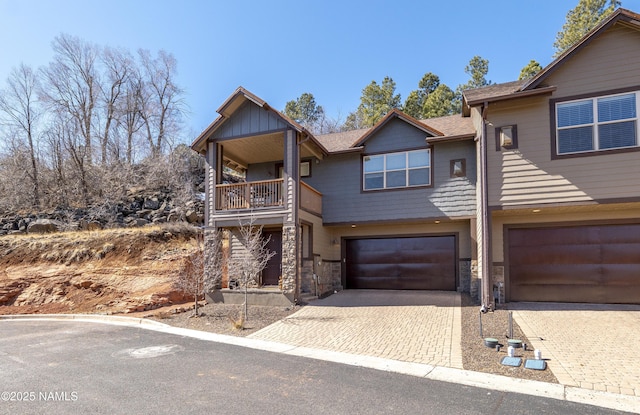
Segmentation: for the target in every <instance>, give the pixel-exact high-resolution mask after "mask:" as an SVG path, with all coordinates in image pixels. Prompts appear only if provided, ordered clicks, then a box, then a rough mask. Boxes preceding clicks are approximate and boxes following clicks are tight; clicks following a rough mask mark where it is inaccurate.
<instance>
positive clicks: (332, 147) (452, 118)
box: [317, 110, 476, 153]
mask: <svg viewBox="0 0 640 415" xmlns="http://www.w3.org/2000/svg"><path fill="white" fill-rule="evenodd" d="M395 118H398V119H401V120H403V121H405V122H409V123H410V124H411V125H413V126H415V127H416V128H419V129H420V130H422V131H424V132H426V133H428V134H430V135H431V136H432V137H428V138H427V141H446V140H459V139H470V138H474V137H475V135H476V131H475V129H474V128H473V123H472V121H471V119H470V118H468V117H462V116H461V115H460V114H455V115H447V116H444V117H437V118H429V119H425V120H417V119H415V118H413V117H411V116H409V115H407V114H405V113H403V112H402V111H399V110H393V111H391V112H390V113H389V114H387V115H386V116H385V117H384V118H383V119H382V120H380V121H378V123H376V125H374V126H373V127H370V128H364V129H360V130H351V131H342V132H339V133H332V134H323V135H319V136H317V139H318V141H320V142H321V143H322V144H323V145H324V147H325V148H326V149H327V150H328V151H329V153H343V152H350V151H360V150H362V149H363V147H362V145H363V144H364V142H366V141H367V140H368V139H369V138H370V137H371V136H373V135H374V134H375V133H376V132H377V131H379V130H380V128H382V126H383V125H385V124H386V123H388V122H389V121H390V120H392V119H395Z"/></svg>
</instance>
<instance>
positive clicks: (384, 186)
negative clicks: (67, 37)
mask: <svg viewBox="0 0 640 415" xmlns="http://www.w3.org/2000/svg"><path fill="white" fill-rule="evenodd" d="M419 151H424V152H426V153H427V157H428V160H429V165H428V166H420V167H409V153H414V152H419ZM403 153H404V155H405V166H406V167H405V168H403V169H387V156H392V155H397V154H403ZM376 156H383V162H382V170H377V171H370V172H367V171H365V161H364V159H363V161H362V190H363V191H365V192H375V191H380V190H396V189H407V188H411V187H426V186H431V161H432V160H431V149H430V148H419V149H415V150H406V151H395V152H391V153H381V154H367V155H365V156H364V157H376ZM419 169H427V170H428V172H429V174H428V177H429V182H428V183H425V184H414V185H410V184H409V172H410V171H411V170H419ZM403 170H404V171H405V183H406V184H405V185H404V186H394V187H387V173H388V172H394V171H403ZM373 173H382V187H376V188H374V189H367V187H366V182H367V174H373Z"/></svg>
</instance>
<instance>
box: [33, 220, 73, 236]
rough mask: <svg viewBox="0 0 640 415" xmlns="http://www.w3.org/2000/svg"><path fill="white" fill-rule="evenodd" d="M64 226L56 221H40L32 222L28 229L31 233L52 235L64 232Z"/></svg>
mask: <svg viewBox="0 0 640 415" xmlns="http://www.w3.org/2000/svg"><path fill="white" fill-rule="evenodd" d="M63 227H64V224H63V223H62V222H60V221H57V220H55V219H38V220H36V221H34V222H31V223H30V224H29V226H28V228H27V232H29V233H50V232H58V231H60V230H62V228H63Z"/></svg>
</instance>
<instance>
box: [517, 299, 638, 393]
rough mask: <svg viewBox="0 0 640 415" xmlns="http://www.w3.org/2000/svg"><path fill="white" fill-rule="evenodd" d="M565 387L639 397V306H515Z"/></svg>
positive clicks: (526, 331) (525, 328) (524, 327)
mask: <svg viewBox="0 0 640 415" xmlns="http://www.w3.org/2000/svg"><path fill="white" fill-rule="evenodd" d="M509 309H511V310H513V317H514V320H515V321H516V323H518V325H519V326H520V328H521V329H522V330H523V332H524V334H525V335H526V336H527V338H528V339H529V341H530V342H531V345H532V346H533V347H534V348H536V349H539V350H540V351H542V357H543V358H546V359H548V361H547V363H548V366H549V369H551V371H552V372H553V374H554V375H555V376H556V378H557V379H558V382H560V383H561V384H563V385H569V386H577V387H580V388H585V389H592V390H598V391H607V392H612V393H621V394H625V395H632V396H640V359H638V352H637V350H638V346H640V306H625V305H619V306H616V305H598V304H566V303H563V304H560V303H510V304H509Z"/></svg>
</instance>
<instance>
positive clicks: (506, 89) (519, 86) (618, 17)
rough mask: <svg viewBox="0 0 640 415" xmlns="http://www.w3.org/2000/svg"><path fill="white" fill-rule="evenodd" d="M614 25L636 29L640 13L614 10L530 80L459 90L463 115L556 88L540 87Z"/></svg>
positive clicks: (638, 25) (639, 28) (638, 26)
mask: <svg viewBox="0 0 640 415" xmlns="http://www.w3.org/2000/svg"><path fill="white" fill-rule="evenodd" d="M616 23H622V24H627V25H630V26H632V27H634V28H636V29H638V30H640V14H637V13H634V12H632V11H629V10H627V9H617V10H615V11H614V12H613V13H611V14H610V15H609V16H608V17H607V18H605V19H604V20H603V21H602V22H601V23H600V24H598V25H597V26H596V27H594V28H593V29H592V30H591V31H589V32H588V33H587V34H586V35H585V36H584V37H583V38H582V39H581V40H580V41H579V42H577V43H576V44H574V45H573V46H571V47H570V48H569V49H567V50H566V51H565V52H563V53H562V54H561V55H560V56H558V57H557V58H556V59H555V60H554V61H553V62H551V63H550V64H549V65H547V66H546V67H545V68H544V69H542V70H541V71H540V72H538V73H537V74H536V75H535V76H534V77H533V78H530V79H527V80H520V81H513V82H505V83H502V84H494V85H489V86H486V87H482V88H477V89H470V90H466V91H463V93H462V97H463V105H462V110H463V114H464V115H469V107H473V106H476V105H480V104H483V103H485V102H496V101H502V100H507V99H514V98H522V97H525V96H533V95H538V94H547V93H551V92H553V91H554V90H555V89H556V88H555V87H554V86H544V84H543V82H544V81H545V80H546V79H547V78H548V77H549V75H551V74H552V73H553V72H555V71H556V70H557V69H558V68H559V67H561V66H562V65H563V64H564V63H565V62H566V61H567V59H569V58H570V57H571V56H573V55H574V54H575V53H577V52H579V51H580V50H582V49H583V48H584V47H585V46H587V45H588V44H589V43H591V41H593V39H595V38H597V37H598V36H600V35H601V34H602V33H603V32H604V31H606V30H607V29H609V28H610V27H611V26H613V25H614V24H616Z"/></svg>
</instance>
